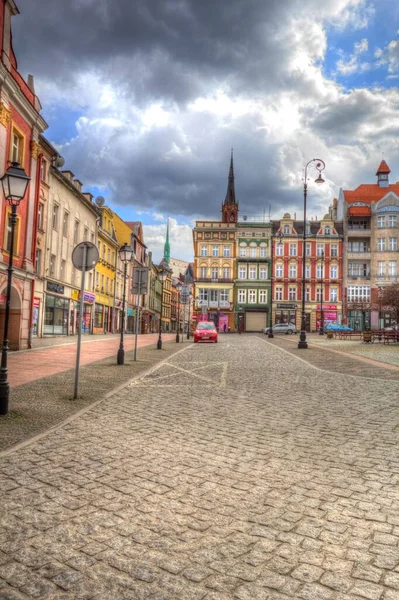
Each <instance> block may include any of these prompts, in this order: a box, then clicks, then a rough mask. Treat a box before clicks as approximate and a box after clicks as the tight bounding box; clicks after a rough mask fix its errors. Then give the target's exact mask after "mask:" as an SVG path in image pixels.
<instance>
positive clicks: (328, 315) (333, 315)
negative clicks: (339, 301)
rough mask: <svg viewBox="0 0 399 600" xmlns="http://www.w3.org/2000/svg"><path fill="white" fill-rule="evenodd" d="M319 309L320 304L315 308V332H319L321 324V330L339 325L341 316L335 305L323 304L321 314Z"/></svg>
mask: <svg viewBox="0 0 399 600" xmlns="http://www.w3.org/2000/svg"><path fill="white" fill-rule="evenodd" d="M321 309H322V307H321V304H318V305H317V307H316V329H317V331H319V329H320V327H321V323H323V329H325V328H326V327H328V325H336V324H338V323H340V319H341V316H340V313H339V312H338V306H337V305H336V304H323V312H322V310H321ZM322 317H323V318H322Z"/></svg>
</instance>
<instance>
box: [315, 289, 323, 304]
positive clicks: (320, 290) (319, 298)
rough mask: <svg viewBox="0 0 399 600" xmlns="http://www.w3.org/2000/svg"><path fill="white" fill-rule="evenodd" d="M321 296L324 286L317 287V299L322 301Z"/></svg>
mask: <svg viewBox="0 0 399 600" xmlns="http://www.w3.org/2000/svg"><path fill="white" fill-rule="evenodd" d="M321 298H322V288H317V289H316V301H317V302H321Z"/></svg>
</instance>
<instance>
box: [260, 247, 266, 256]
mask: <svg viewBox="0 0 399 600" xmlns="http://www.w3.org/2000/svg"><path fill="white" fill-rule="evenodd" d="M266 256H267V248H266V247H265V246H262V247H261V248H260V257H261V258H266Z"/></svg>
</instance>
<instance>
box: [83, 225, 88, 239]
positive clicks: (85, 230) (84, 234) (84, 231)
mask: <svg viewBox="0 0 399 600" xmlns="http://www.w3.org/2000/svg"><path fill="white" fill-rule="evenodd" d="M88 238H89V230H88V229H87V227H85V228H84V230H83V240H87V239H88Z"/></svg>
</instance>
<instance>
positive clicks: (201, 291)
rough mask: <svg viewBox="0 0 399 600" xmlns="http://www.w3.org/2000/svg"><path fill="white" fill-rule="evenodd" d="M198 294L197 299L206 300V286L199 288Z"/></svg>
mask: <svg viewBox="0 0 399 600" xmlns="http://www.w3.org/2000/svg"><path fill="white" fill-rule="evenodd" d="M198 295H199V299H200V300H201V301H202V302H208V290H207V288H200V289H199V294H198Z"/></svg>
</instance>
